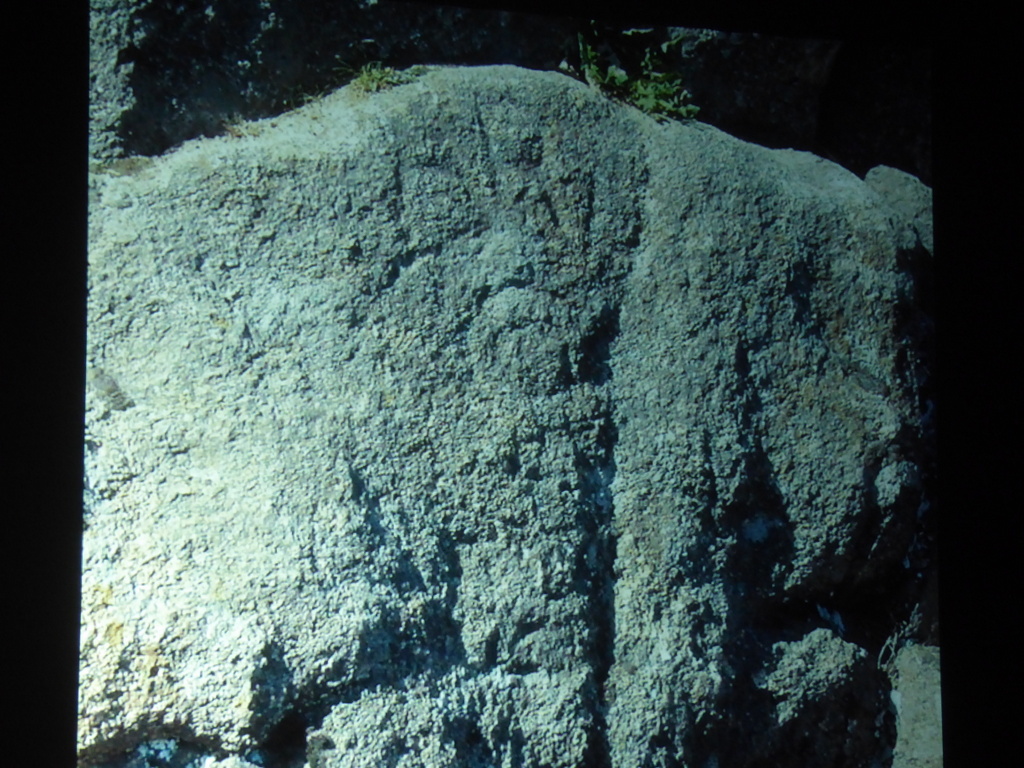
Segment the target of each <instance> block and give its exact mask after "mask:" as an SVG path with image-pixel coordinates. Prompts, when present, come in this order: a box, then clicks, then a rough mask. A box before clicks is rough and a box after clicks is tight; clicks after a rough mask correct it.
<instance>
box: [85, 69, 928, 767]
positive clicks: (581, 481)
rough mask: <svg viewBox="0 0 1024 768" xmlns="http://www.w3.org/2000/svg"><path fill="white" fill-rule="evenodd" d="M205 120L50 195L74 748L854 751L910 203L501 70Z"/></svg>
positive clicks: (891, 442) (903, 488)
mask: <svg viewBox="0 0 1024 768" xmlns="http://www.w3.org/2000/svg"><path fill="white" fill-rule="evenodd" d="M234 133H235V134H236V135H232V136H223V137H219V138H212V139H203V140H197V141H191V142H188V143H186V144H185V145H184V146H182V147H181V148H179V149H178V150H176V151H174V152H172V153H170V154H168V155H166V156H164V157H160V158H156V159H150V160H140V159H136V160H133V161H120V162H115V163H112V164H108V165H106V166H104V167H103V168H102V169H101V170H99V171H98V172H97V173H95V174H94V175H93V177H92V181H91V185H92V189H91V210H90V234H89V238H90V249H89V259H90V269H89V280H90V293H89V347H88V364H89V366H90V369H91V376H90V380H91V389H90V394H89V396H88V401H87V406H88V410H87V457H86V463H87V467H86V475H87V478H86V479H87V490H86V511H87V519H86V524H87V530H86V533H85V553H84V573H83V597H82V599H83V624H82V674H81V681H82V683H81V689H80V697H81V716H80V735H79V747H80V754H81V759H82V762H83V764H84V765H93V764H104V763H105V764H110V765H116V766H125V765H128V764H131V765H133V766H135V765H146V764H147V763H146V762H143V761H145V760H149V759H150V758H149V757H146V755H154V754H156V755H160V756H162V757H160V759H165V760H166V759H170V758H169V757H168V755H171V754H174V753H177V754H179V756H189V755H191V756H195V757H196V758H197V759H198V757H202V756H205V755H208V756H211V757H214V758H216V759H217V760H218V761H219V762H216V763H212V762H211V763H209V764H211V765H213V764H216V765H220V766H225V767H226V766H242V765H246V764H247V763H252V764H257V765H258V764H264V765H276V766H300V765H302V762H303V760H304V759H305V757H306V756H307V755H306V751H307V749H308V758H309V762H310V763H311V764H313V765H314V766H316V767H318V768H336V767H338V766H353V767H354V766H380V765H395V766H401V767H402V768H407V767H410V766H431V767H432V768H433V767H434V766H452V767H453V768H454V767H455V766H471V765H494V766H513V765H524V766H551V767H552V768H554V767H555V766H558V767H564V768H569V767H570V766H571V767H573V768H582V766H598V767H600V766H617V767H618V766H621V767H622V768H626V767H631V766H640V765H651V766H671V765H677V766H692V767H693V768H696V767H697V766H708V765H722V766H726V765H728V766H745V765H766V764H771V765H777V766H835V765H844V766H851V767H856V766H865V767H866V766H871V765H877V764H879V762H878V761H880V760H882V761H884V760H888V759H891V752H892V748H893V747H894V745H895V743H896V731H895V716H894V713H893V711H892V705H891V702H890V689H891V684H890V682H889V678H888V677H887V676H886V675H885V674H884V673H883V672H882V671H881V670H880V669H879V668H878V664H877V661H876V659H877V654H878V653H879V651H880V650H881V649H882V647H883V644H884V643H885V642H886V639H887V638H889V637H890V635H892V634H893V632H894V628H895V626H896V624H897V623H898V622H902V621H904V620H905V619H906V618H907V617H908V616H909V615H910V614H911V609H912V608H913V607H914V606H915V605H916V604H917V603H918V602H919V601H920V600H921V595H922V590H923V584H924V574H925V572H926V571H927V570H928V568H929V567H930V566H929V563H930V559H929V558H930V556H931V550H930V549H929V545H930V541H931V539H930V536H931V533H930V525H931V522H930V515H929V513H928V504H927V502H928V498H927V497H928V494H927V489H928V478H929V473H930V469H929V467H930V465H929V461H930V459H929V454H928V446H927V444H926V442H925V441H924V440H923V438H922V435H924V434H926V432H925V430H926V426H927V425H926V423H925V422H926V420H923V414H924V412H925V410H926V403H925V402H923V401H924V400H925V399H926V398H925V397H924V395H923V394H922V392H923V391H924V389H923V388H924V387H925V383H924V382H926V381H927V375H928V370H927V367H928V363H927V361H928V359H929V358H928V356H927V354H926V352H927V343H926V342H927V338H926V336H927V333H926V331H927V328H928V326H927V323H925V322H923V321H922V320H921V316H922V310H921V309H920V306H919V299H920V297H919V296H918V285H919V282H918V280H919V273H920V272H922V271H924V270H926V269H927V265H928V261H929V259H930V255H929V254H928V252H927V251H926V250H925V248H924V247H923V246H922V244H921V243H922V237H921V236H918V234H917V233H918V232H919V231H920V226H921V224H920V221H918V220H916V219H915V220H910V219H908V217H907V214H906V211H907V210H911V209H915V210H917V209H916V208H915V206H918V205H919V204H920V202H921V199H922V198H921V197H920V196H918V197H916V198H915V200H914V201H912V202H911V203H906V204H904V203H900V202H899V199H900V197H899V196H900V194H901V193H900V192H899V190H900V189H901V187H900V185H899V184H898V183H896V182H895V181H894V179H893V177H892V176H891V174H890V175H886V174H882V175H881V179H880V181H879V183H881V184H883V187H884V189H885V190H888V193H887V194H881V193H879V192H878V191H876V189H875V188H873V187H872V186H871V185H869V184H866V183H864V182H862V181H860V180H859V179H858V178H857V177H856V176H854V175H853V174H851V173H849V172H848V171H845V170H844V169H842V168H840V167H838V166H836V165H834V164H832V163H829V162H826V161H823V160H821V159H819V158H817V157H814V156H812V155H809V154H805V153H800V152H795V151H775V150H767V149H764V148H761V147H758V146H754V145H751V144H747V143H744V142H742V141H739V140H737V139H734V138H732V137H730V136H728V135H726V134H724V133H722V132H720V131H718V130H717V129H714V128H711V127H710V126H706V125H702V124H699V123H689V124H680V123H666V124H662V123H658V122H655V121H654V120H653V119H651V118H649V117H647V116H645V115H643V114H641V113H639V112H638V111H636V110H633V109H631V108H628V107H625V106H622V105H620V104H616V103H613V102H611V101H608V100H607V99H605V98H603V97H602V96H601V95H600V94H598V93H596V92H595V91H593V90H592V89H590V88H588V87H587V86H585V85H583V84H581V83H579V82H577V81H574V80H572V79H570V78H568V77H565V76H563V75H560V74H558V73H553V72H533V71H528V70H524V69H518V68H514V67H483V68H448V69H435V70H432V71H430V72H428V73H427V74H425V75H423V76H422V77H420V78H419V79H417V80H415V81H414V82H412V83H411V84H408V85H403V86H399V87H397V88H394V89H393V90H390V91H386V92H383V93H380V94H377V95H374V96H372V97H368V98H367V97H363V98H360V97H359V96H357V95H356V94H353V93H352V92H351V91H350V90H349V89H345V90H342V91H339V92H336V93H333V94H331V95H329V96H327V97H326V98H324V99H322V100H319V101H317V102H314V103H312V104H309V105H307V106H305V107H303V108H302V109H300V110H298V111H295V112H293V113H289V114H286V115H282V116H280V117H277V118H273V119H267V120H263V121H261V122H255V123H249V124H242V125H239V126H237V127H236V129H235V131H234ZM897 179H898V177H897ZM908 206H909V207H908ZM915 221H917V223H916V224H915ZM915 227H917V228H915ZM924 415H926V414H924ZM307 728H314V729H317V732H316V733H314V734H312V735H311V736H309V737H308V738H307V733H306V729H307ZM178 759H182V760H183V759H184V757H179V758H178ZM130 761H135V762H130Z"/></svg>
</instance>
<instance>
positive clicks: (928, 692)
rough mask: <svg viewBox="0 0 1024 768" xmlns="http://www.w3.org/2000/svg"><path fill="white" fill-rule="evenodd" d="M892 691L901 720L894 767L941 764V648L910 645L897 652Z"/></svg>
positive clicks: (930, 767)
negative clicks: (895, 676) (895, 677)
mask: <svg viewBox="0 0 1024 768" xmlns="http://www.w3.org/2000/svg"><path fill="white" fill-rule="evenodd" d="M896 675H897V679H896V680H895V681H894V686H895V687H894V689H893V692H892V701H893V706H894V707H895V708H896V718H897V722H898V724H899V738H898V739H897V741H896V750H895V754H894V755H893V761H892V765H893V768H942V698H941V684H940V682H941V681H940V674H939V649H938V648H935V647H933V646H927V645H909V646H907V647H906V648H903V649H902V650H900V652H899V654H898V655H897V656H896Z"/></svg>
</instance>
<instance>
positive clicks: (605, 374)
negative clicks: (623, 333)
mask: <svg viewBox="0 0 1024 768" xmlns="http://www.w3.org/2000/svg"><path fill="white" fill-rule="evenodd" d="M618 335H619V308H618V307H617V306H605V307H604V308H603V309H602V310H601V312H600V313H599V314H598V316H597V317H596V318H594V320H593V321H591V323H590V327H589V328H588V329H587V333H586V335H585V336H584V337H583V340H582V341H581V342H580V348H579V355H578V357H577V363H576V371H577V376H578V378H579V380H580V381H583V382H588V383H590V384H594V385H595V386H601V385H602V384H604V383H605V382H607V381H610V380H611V378H612V367H611V348H612V344H613V343H614V341H615V338H616V337H617V336H618Z"/></svg>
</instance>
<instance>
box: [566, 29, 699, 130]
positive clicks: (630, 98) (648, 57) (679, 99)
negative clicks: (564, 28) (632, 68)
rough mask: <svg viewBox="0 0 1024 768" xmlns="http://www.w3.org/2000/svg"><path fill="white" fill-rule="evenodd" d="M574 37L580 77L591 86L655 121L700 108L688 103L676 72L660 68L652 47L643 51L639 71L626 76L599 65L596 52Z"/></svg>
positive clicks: (691, 114)
mask: <svg viewBox="0 0 1024 768" xmlns="http://www.w3.org/2000/svg"><path fill="white" fill-rule="evenodd" d="M578 40H579V52H580V66H581V68H582V70H583V77H584V79H585V80H586V81H587V82H588V83H590V85H591V86H593V87H594V88H597V89H599V90H601V91H603V92H604V93H606V94H608V95H609V96H612V97H614V98H619V99H622V100H623V101H626V102H628V103H630V104H632V105H633V106H635V107H636V108H637V109H640V110H642V111H643V112H646V113H647V114H649V115H653V116H654V117H655V118H657V119H659V120H664V119H666V118H674V119H680V120H688V119H691V118H693V117H695V116H696V115H697V113H698V112H699V111H700V108H699V107H697V106H695V105H693V104H690V103H689V99H690V93H689V91H687V90H686V89H685V88H683V85H682V78H681V77H680V76H679V74H678V73H675V72H666V71H662V64H661V58H660V55H659V53H658V52H657V51H656V50H655V49H653V48H647V49H646V50H645V52H644V57H643V61H642V62H641V64H640V71H639V73H638V74H637V75H635V76H630V75H629V73H627V72H626V71H625V70H624V69H622V67H619V66H616V65H614V64H602V62H601V61H600V57H599V56H598V54H597V52H596V51H595V50H594V48H593V47H592V46H591V45H590V44H589V43H588V42H587V41H586V40H585V39H584V38H583V35H582V34H580V35H578ZM669 45H671V43H665V44H663V45H662V46H661V48H662V52H665V51H666V50H667V47H668V46H669Z"/></svg>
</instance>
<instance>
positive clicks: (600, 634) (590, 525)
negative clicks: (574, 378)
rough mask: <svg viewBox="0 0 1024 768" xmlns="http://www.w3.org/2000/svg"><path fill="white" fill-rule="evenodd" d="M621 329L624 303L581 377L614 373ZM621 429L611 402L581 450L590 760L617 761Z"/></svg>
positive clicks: (604, 325)
mask: <svg viewBox="0 0 1024 768" xmlns="http://www.w3.org/2000/svg"><path fill="white" fill-rule="evenodd" d="M618 332H619V308H618V307H617V306H615V307H611V306H605V307H604V309H602V310H601V312H600V314H599V315H598V316H597V317H596V318H595V319H594V321H593V322H592V323H591V326H590V329H589V332H588V333H587V335H586V336H585V337H584V338H583V340H582V342H581V344H580V349H579V357H578V362H577V375H578V378H579V380H580V381H583V382H589V383H591V384H595V385H597V386H601V385H604V384H606V383H607V382H609V381H610V380H611V378H612V367H611V347H612V344H613V343H614V341H615V337H616V336H617V335H618ZM617 440H618V429H617V428H616V426H615V423H614V422H613V420H612V417H611V408H610V404H609V405H608V410H606V411H605V413H604V414H602V416H601V422H600V424H599V426H598V430H597V436H596V439H595V441H594V445H593V448H592V449H591V450H590V451H589V452H588V451H584V450H581V449H577V450H576V472H577V478H578V483H579V489H580V512H579V521H580V528H581V530H582V531H583V532H584V547H583V550H582V552H581V553H580V563H579V567H580V571H581V576H582V579H583V581H584V583H585V584H586V585H587V586H586V589H587V595H588V603H589V609H590V610H589V613H590V621H591V623H590V638H589V644H590V653H591V659H592V665H593V671H592V684H593V703H592V706H593V720H592V722H591V726H590V732H589V734H588V737H587V748H586V752H585V754H584V764H585V765H587V766H592V767H593V768H607V767H610V766H611V748H610V745H609V743H608V728H607V722H606V719H605V713H606V710H607V701H606V698H605V685H606V683H607V681H608V675H609V672H610V671H611V667H612V663H613V661H614V659H615V574H614V570H615V549H616V546H615V536H614V533H613V525H612V522H613V516H614V500H613V497H612V490H611V487H612V482H613V481H614V480H615V443H616V442H617Z"/></svg>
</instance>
